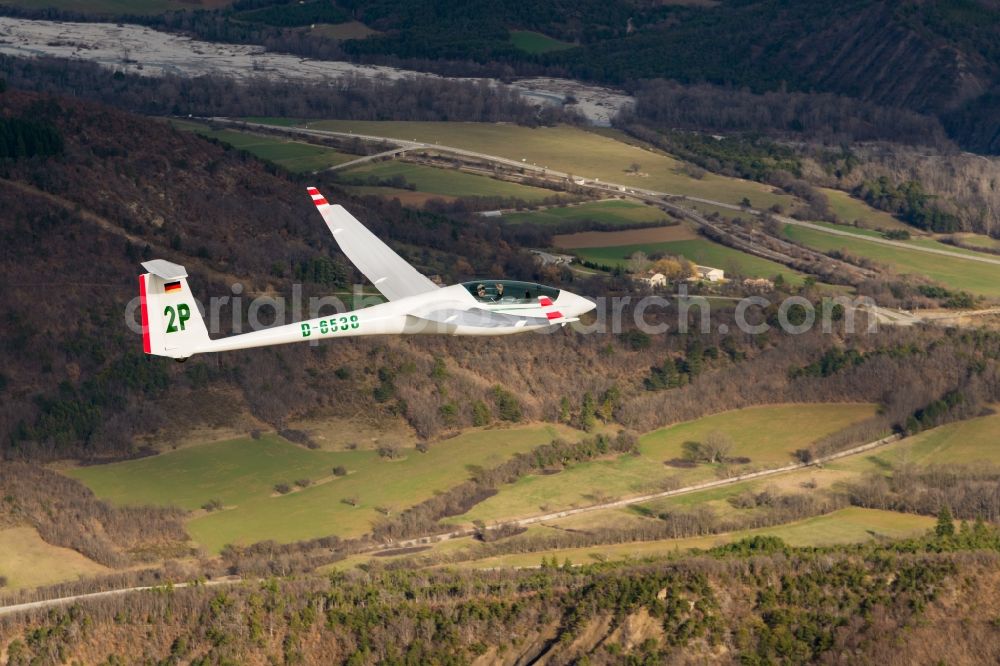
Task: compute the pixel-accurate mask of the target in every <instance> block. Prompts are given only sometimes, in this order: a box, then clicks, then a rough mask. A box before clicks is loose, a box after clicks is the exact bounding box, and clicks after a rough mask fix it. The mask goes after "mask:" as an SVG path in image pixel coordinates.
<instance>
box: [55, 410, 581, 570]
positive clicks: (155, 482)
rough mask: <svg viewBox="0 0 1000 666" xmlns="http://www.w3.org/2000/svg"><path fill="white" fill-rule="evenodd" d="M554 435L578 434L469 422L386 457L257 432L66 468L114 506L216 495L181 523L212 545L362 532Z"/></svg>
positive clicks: (193, 502)
mask: <svg viewBox="0 0 1000 666" xmlns="http://www.w3.org/2000/svg"><path fill="white" fill-rule="evenodd" d="M557 434H562V435H563V436H569V437H574V436H576V433H575V431H572V430H569V429H567V428H562V427H557V426H529V427H521V428H510V429H504V430H477V431H469V432H466V433H464V434H462V435H459V436H457V437H454V438H452V439H448V440H445V441H442V442H438V443H436V444H434V445H432V446H431V447H430V450H429V451H427V452H426V453H420V452H418V451H417V450H416V449H412V448H405V449H401V455H400V457H399V458H397V459H394V460H390V459H385V458H382V457H380V456H379V455H378V453H376V452H375V451H372V450H355V451H322V450H315V451H311V450H308V449H305V448H303V447H300V446H297V445H295V444H292V443H290V442H287V441H285V440H283V439H281V438H279V437H277V436H274V435H265V436H263V437H261V438H260V439H259V440H253V439H236V440H230V441H225V442H218V443H214V444H204V445H199V446H192V447H188V448H184V449H178V450H177V451H173V452H170V453H165V454H161V455H158V456H154V457H149V458H142V459H140V460H132V461H127V462H122V463H113V464H109V465H99V466H91V467H79V468H75V469H72V470H69V471H68V472H67V473H68V474H69V475H70V476H72V477H74V478H77V479H79V480H80V481H82V482H83V483H84V484H86V485H87V486H88V487H89V488H91V490H93V491H94V493H95V494H96V495H97V496H98V497H101V498H102V499H106V500H109V501H111V502H113V503H114V504H118V505H131V504H157V505H174V506H179V507H181V508H184V509H189V510H193V509H197V508H198V507H200V506H202V505H203V504H204V503H206V502H208V501H210V500H213V499H218V500H219V501H220V502H222V504H223V505H224V507H225V508H224V509H223V510H221V511H216V512H213V513H208V514H201V515H198V516H196V517H194V518H193V519H192V520H191V521H190V522H189V523H188V530H189V532H190V533H191V535H192V537H193V538H194V540H195V541H196V542H197V543H198V544H200V545H201V546H203V547H205V548H206V549H208V550H210V551H213V552H216V551H218V550H220V549H221V548H222V547H223V546H224V545H225V544H227V543H252V542H255V541H261V540H265V539H274V540H276V541H280V542H290V541H297V540H300V539H309V538H314V537H320V536H326V535H331V534H336V535H338V536H357V535H360V534H363V533H365V532H367V531H369V530H370V529H371V526H372V524H373V523H374V522H375V521H377V520H378V519H379V518H380V517H382V516H383V514H382V513H380V511H379V510H378V509H379V508H382V509H386V510H389V511H391V512H395V511H399V510H401V509H404V508H406V507H408V506H412V505H414V504H417V503H419V502H421V501H423V500H425V499H427V498H429V497H431V496H432V495H434V493H435V492H438V491H442V490H447V489H448V488H451V487H452V486H455V485H457V484H459V483H461V482H463V481H465V480H466V479H467V478H468V477H469V470H470V469H471V467H470V466H475V465H478V466H483V467H492V466H496V465H498V464H500V463H502V462H504V461H505V460H507V459H508V458H510V457H511V456H512V455H514V454H516V453H520V452H524V451H529V450H531V449H533V448H535V447H537V446H540V445H541V444H545V443H547V442H549V441H551V440H552V439H553V437H555V436H556V435H557ZM338 465H339V466H343V467H345V468H346V469H347V471H348V474H347V475H346V476H341V477H335V476H333V474H332V469H333V467H335V466H338ZM299 479H309V480H310V481H311V482H312V485H310V486H308V487H306V488H303V489H299V490H296V491H294V492H291V493H289V494H286V495H278V494H276V493H275V492H274V485H275V484H277V483H288V484H289V485H292V484H294V482H295V481H296V480H299ZM346 499H351V500H354V501H355V503H356V505H355V506H352V505H351V504H348V503H345V502H344V501H343V500H346Z"/></svg>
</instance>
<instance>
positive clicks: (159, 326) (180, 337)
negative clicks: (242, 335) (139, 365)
mask: <svg viewBox="0 0 1000 666" xmlns="http://www.w3.org/2000/svg"><path fill="white" fill-rule="evenodd" d="M142 267H143V268H145V269H146V270H147V271H149V272H148V273H145V274H143V275H140V276H139V300H140V306H141V311H142V349H143V351H144V352H146V353H147V354H153V355H156V356H169V357H170V358H175V359H178V360H183V359H186V358H187V357H189V356H191V355H192V354H197V353H198V352H199V351H206V349H205V348H206V347H207V346H208V345H209V343H210V342H211V339H210V338H209V337H208V329H207V328H205V320H204V319H202V316H201V312H200V311H199V310H198V302H197V301H195V299H194V294H192V293H191V288H190V287H189V286H188V283H187V271H185V270H184V267H183V266H178V265H177V264H173V263H171V262H169V261H164V260H163V259H154V260H152V261H147V262H144V263H143V264H142Z"/></svg>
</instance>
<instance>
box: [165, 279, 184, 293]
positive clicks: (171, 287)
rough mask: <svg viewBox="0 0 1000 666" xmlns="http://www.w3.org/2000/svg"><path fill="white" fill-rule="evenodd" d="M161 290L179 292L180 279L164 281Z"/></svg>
mask: <svg viewBox="0 0 1000 666" xmlns="http://www.w3.org/2000/svg"><path fill="white" fill-rule="evenodd" d="M163 291H165V292H166V293H168V294H177V293H180V291H181V283H180V281H177V282H168V283H166V284H165V285H163Z"/></svg>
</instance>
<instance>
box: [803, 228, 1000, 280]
mask: <svg viewBox="0 0 1000 666" xmlns="http://www.w3.org/2000/svg"><path fill="white" fill-rule="evenodd" d="M785 235H786V236H787V237H788V238H790V239H791V240H794V241H797V242H799V243H802V244H803V245H806V246H807V247H811V248H813V249H815V250H820V251H822V252H828V251H830V250H846V251H847V252H849V253H850V254H852V255H854V256H858V257H866V258H868V259H871V260H873V261H876V262H878V263H881V264H885V265H887V266H889V267H891V268H892V269H894V270H895V271H896V272H897V273H899V274H907V273H910V274H916V275H926V276H927V277H928V278H930V279H932V280H934V281H935V282H939V283H941V284H942V285H944V286H945V287H948V288H950V289H956V290H964V291H968V292H971V293H973V294H981V295H983V296H989V297H998V296H1000V266H998V265H994V264H988V263H984V262H981V261H974V260H966V259H961V258H959V257H948V256H942V255H932V254H928V253H926V252H921V251H919V250H910V249H907V248H904V247H899V246H892V245H882V244H879V243H870V242H868V241H866V240H864V239H863V238H850V237H846V236H836V235H833V234H828V233H825V232H823V231H819V230H816V229H808V228H805V227H799V226H795V225H785ZM920 240H923V241H924V242H930V243H935V244H936V245H938V246H940V247H941V248H942V249H945V248H947V246H944V245H941V244H940V243H937V242H936V241H930V240H926V239H920ZM947 249H950V248H947ZM966 252H972V251H971V250H967V251H966ZM959 253H961V250H959Z"/></svg>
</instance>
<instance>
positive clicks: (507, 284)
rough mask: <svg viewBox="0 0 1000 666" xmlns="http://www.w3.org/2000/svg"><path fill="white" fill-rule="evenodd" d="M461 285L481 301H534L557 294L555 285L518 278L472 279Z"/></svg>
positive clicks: (536, 302) (554, 298)
mask: <svg viewBox="0 0 1000 666" xmlns="http://www.w3.org/2000/svg"><path fill="white" fill-rule="evenodd" d="M462 286H463V287H465V288H466V289H468V290H469V293H470V294H472V295H473V296H475V297H476V299H477V300H478V301H480V302H481V303H511V304H514V303H534V304H536V305H537V304H538V297H539V296H548V297H549V298H551V299H552V300H553V301H554V300H556V297H557V296H559V290H558V289H556V288H555V287H546V286H545V285H544V284H537V283H535V282H520V281H518V280H473V281H472V282H463V283H462Z"/></svg>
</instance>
